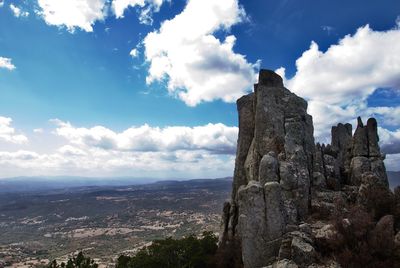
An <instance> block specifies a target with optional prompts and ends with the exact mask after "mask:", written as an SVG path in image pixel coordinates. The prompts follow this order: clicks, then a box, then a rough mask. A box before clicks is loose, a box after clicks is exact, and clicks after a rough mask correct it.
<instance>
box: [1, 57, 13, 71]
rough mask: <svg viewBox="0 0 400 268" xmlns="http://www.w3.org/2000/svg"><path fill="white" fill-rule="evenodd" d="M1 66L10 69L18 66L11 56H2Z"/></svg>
mask: <svg viewBox="0 0 400 268" xmlns="http://www.w3.org/2000/svg"><path fill="white" fill-rule="evenodd" d="M0 68H4V69H8V70H10V71H12V70H14V69H15V68H16V67H15V65H14V64H12V63H11V59H10V58H4V57H0Z"/></svg>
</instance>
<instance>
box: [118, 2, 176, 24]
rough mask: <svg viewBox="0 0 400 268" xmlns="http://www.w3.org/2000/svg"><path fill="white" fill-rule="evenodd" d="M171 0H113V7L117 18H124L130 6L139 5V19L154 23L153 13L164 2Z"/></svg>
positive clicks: (143, 21) (141, 21) (146, 22)
mask: <svg viewBox="0 0 400 268" xmlns="http://www.w3.org/2000/svg"><path fill="white" fill-rule="evenodd" d="M166 1H169V0H114V1H113V2H112V9H113V11H114V13H115V16H116V17H117V18H123V17H124V12H125V11H126V10H127V9H128V8H129V7H139V8H140V14H139V21H140V23H143V24H152V23H153V19H152V15H153V13H154V12H158V11H159V10H160V7H161V6H162V4H163V3H164V2H166Z"/></svg>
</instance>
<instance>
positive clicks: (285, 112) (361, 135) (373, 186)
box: [220, 70, 400, 268]
mask: <svg viewBox="0 0 400 268" xmlns="http://www.w3.org/2000/svg"><path fill="white" fill-rule="evenodd" d="M237 108H238V114H239V137H238V144H237V153H236V162H235V170H234V179H233V189H232V197H231V200H230V202H227V203H225V204H224V208H223V216H222V236H221V237H222V239H221V240H220V241H223V242H227V241H228V242H229V240H230V239H235V240H239V241H240V242H241V249H240V250H241V252H242V261H243V265H244V267H245V268H258V267H293V268H294V267H340V266H339V265H338V264H337V263H336V262H335V261H334V260H325V262H324V263H320V262H319V261H320V258H319V253H318V252H317V250H316V248H317V247H316V245H317V246H321V245H322V246H324V245H325V244H329V243H330V241H331V240H332V239H335V238H336V233H335V232H334V230H333V229H332V225H330V224H328V223H322V225H321V226H320V227H318V228H319V229H318V228H317V229H316V227H315V226H314V227H311V226H310V225H309V224H307V223H304V221H305V220H307V219H308V217H309V216H310V215H311V214H318V215H322V216H323V217H326V218H328V217H329V216H330V215H332V213H334V211H336V210H337V204H338V203H346V202H347V203H348V202H350V203H358V204H361V205H364V206H366V207H367V209H368V210H369V211H373V210H376V209H377V208H376V207H375V206H374V205H372V204H373V203H374V202H375V201H373V200H375V199H374V198H376V196H379V195H380V194H383V196H385V197H387V198H388V200H389V199H390V200H394V197H393V195H392V196H391V195H390V190H389V188H388V180H387V176H386V169H385V166H384V163H383V160H384V156H383V155H382V154H381V153H380V148H379V145H378V141H379V137H378V132H377V131H378V127H377V122H376V120H375V119H373V118H371V119H369V120H368V121H367V124H366V125H364V124H363V122H362V120H361V118H358V124H357V128H356V130H355V132H354V135H352V126H351V125H350V124H338V125H337V126H334V127H332V129H331V134H332V140H331V144H327V145H324V144H319V143H318V144H316V145H315V143H314V136H313V123H312V117H311V116H310V115H309V114H307V102H306V101H305V100H304V99H302V98H300V97H298V96H296V95H295V94H293V93H291V92H290V91H289V90H288V89H286V88H285V87H284V86H283V81H282V78H281V77H279V75H277V74H276V73H274V72H273V71H269V70H261V71H260V74H259V82H258V84H256V85H255V86H254V93H251V94H249V95H246V96H243V97H241V98H240V99H239V100H238V101H237ZM377 189H378V190H377ZM399 192H400V190H399ZM399 196H400V194H399ZM398 199H399V200H400V198H398ZM378 203H379V202H378ZM383 205H384V204H383ZM399 207H400V205H399ZM399 210H400V209H399ZM373 213H374V211H373ZM375 214H376V213H375ZM390 224H391V223H390V220H389V219H388V218H383V219H382V223H379V224H378V225H377V226H376V228H375V229H376V233H377V234H378V233H379V234H383V233H384V232H383V229H384V228H385V227H387V228H389V229H390V228H391V229H392V230H393V229H394V227H393V225H390ZM384 234H385V237H389V236H390V239H392V240H393V241H394V235H392V233H390V234H389V233H387V234H386V233H384ZM376 237H377V236H376ZM399 237H400V235H399ZM388 239H389V238H388ZM375 240H376V241H378V240H379V239H378V238H376V239H375ZM398 240H399V241H400V239H398ZM379 241H380V240H379ZM399 245H400V242H399ZM398 247H399V248H400V246H398ZM399 252H400V250H399ZM268 265H269V266H268Z"/></svg>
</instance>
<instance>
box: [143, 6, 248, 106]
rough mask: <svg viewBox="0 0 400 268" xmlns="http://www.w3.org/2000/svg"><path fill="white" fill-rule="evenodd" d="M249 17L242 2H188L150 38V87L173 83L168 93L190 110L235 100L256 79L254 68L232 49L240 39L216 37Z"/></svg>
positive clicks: (147, 41)
mask: <svg viewBox="0 0 400 268" xmlns="http://www.w3.org/2000/svg"><path fill="white" fill-rule="evenodd" d="M244 19H246V15H245V11H244V9H243V8H242V7H241V6H239V4H238V1H237V0H221V1H213V0H203V1H196V0H189V1H188V3H187V5H186V7H185V9H184V10H183V11H182V13H180V14H178V15H176V16H175V17H174V18H173V19H171V20H166V21H164V22H163V23H162V25H161V27H160V29H159V30H157V31H154V32H151V33H149V34H148V35H147V36H146V37H145V39H144V41H143V45H144V47H145V58H146V61H147V62H149V64H150V66H149V73H148V76H147V78H146V81H147V83H149V84H150V83H153V82H155V81H168V91H169V93H170V94H172V95H176V96H177V97H179V98H180V99H181V100H183V101H184V102H185V103H186V104H187V105H190V106H195V105H197V104H199V103H200V102H202V101H212V100H215V99H222V100H223V101H226V102H233V101H235V100H236V99H237V98H238V97H240V96H241V95H243V94H244V93H246V91H248V90H249V89H250V88H251V86H252V84H253V82H254V81H255V73H254V68H255V65H254V64H251V63H249V62H248V61H247V60H246V58H245V56H243V55H241V54H237V53H235V52H234V51H233V47H234V44H235V41H236V38H235V36H233V35H228V36H226V37H225V39H224V40H222V41H221V40H219V39H218V38H216V37H215V35H214V33H215V32H216V31H221V30H223V31H225V32H227V31H228V30H229V29H230V27H231V26H232V25H234V24H237V23H239V22H242V21H243V20H244Z"/></svg>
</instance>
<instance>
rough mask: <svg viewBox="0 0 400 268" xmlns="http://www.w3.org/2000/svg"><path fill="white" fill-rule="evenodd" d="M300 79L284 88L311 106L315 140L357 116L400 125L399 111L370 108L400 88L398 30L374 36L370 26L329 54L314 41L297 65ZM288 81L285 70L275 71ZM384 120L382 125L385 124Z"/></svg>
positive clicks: (337, 45) (350, 36)
mask: <svg viewBox="0 0 400 268" xmlns="http://www.w3.org/2000/svg"><path fill="white" fill-rule="evenodd" d="M296 68H297V71H296V74H295V75H294V76H293V77H292V78H290V79H289V78H287V77H284V81H285V84H286V86H287V87H288V88H290V89H291V90H292V91H293V92H295V93H296V94H298V95H300V96H302V97H305V98H306V99H307V100H308V101H309V112H310V113H311V114H312V115H313V118H314V122H315V132H316V136H317V139H320V140H321V139H322V140H323V139H324V138H325V139H326V137H327V136H329V131H330V127H331V125H334V124H336V123H338V122H349V121H350V120H354V118H356V117H357V115H362V116H363V117H368V116H371V115H374V116H378V117H379V116H380V117H381V119H382V121H383V122H384V124H386V125H395V124H397V125H398V124H399V119H398V118H399V117H398V116H397V117H396V115H398V114H399V112H400V110H399V108H400V106H399V107H374V108H371V107H368V103H367V98H368V97H369V96H371V94H373V92H374V91H375V90H377V89H378V88H389V89H390V90H399V89H400V29H399V28H398V27H395V28H393V29H390V30H388V31H374V30H373V29H371V28H370V27H369V26H368V25H366V26H363V27H360V28H359V29H358V30H357V31H356V33H355V34H354V35H346V36H345V37H344V38H342V39H340V40H339V42H338V44H334V45H331V46H330V47H329V48H328V49H327V50H326V51H325V52H323V51H321V50H320V49H319V47H318V44H317V43H316V42H314V41H313V42H311V45H310V48H309V49H308V50H306V51H305V52H304V53H303V54H302V55H301V57H300V58H298V59H297V60H296ZM277 71H278V72H279V73H280V74H281V75H283V76H285V69H284V68H280V69H278V70H277ZM382 121H380V122H382Z"/></svg>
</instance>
